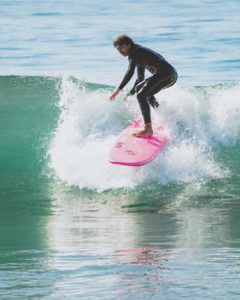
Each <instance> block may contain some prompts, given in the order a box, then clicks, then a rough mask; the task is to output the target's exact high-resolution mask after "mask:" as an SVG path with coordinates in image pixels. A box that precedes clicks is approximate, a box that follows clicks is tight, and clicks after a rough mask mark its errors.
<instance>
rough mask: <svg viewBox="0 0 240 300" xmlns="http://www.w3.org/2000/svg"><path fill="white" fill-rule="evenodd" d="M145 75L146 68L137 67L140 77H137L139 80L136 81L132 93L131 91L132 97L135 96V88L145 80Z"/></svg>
mask: <svg viewBox="0 0 240 300" xmlns="http://www.w3.org/2000/svg"><path fill="white" fill-rule="evenodd" d="M144 73H145V68H143V67H137V74H138V77H137V80H136V81H135V83H134V86H133V87H132V89H131V91H130V94H131V95H134V94H135V88H136V85H137V84H139V83H140V82H141V81H143V80H144Z"/></svg>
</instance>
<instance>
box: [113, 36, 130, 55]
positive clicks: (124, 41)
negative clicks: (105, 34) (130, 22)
mask: <svg viewBox="0 0 240 300" xmlns="http://www.w3.org/2000/svg"><path fill="white" fill-rule="evenodd" d="M113 45H114V47H115V48H116V49H117V50H118V51H119V52H120V53H121V54H122V55H123V56H128V54H129V51H130V49H131V47H132V46H133V45H134V42H133V40H132V39H131V38H130V37H129V36H127V35H126V34H121V35H119V36H118V37H117V38H116V39H115V40H114V42H113Z"/></svg>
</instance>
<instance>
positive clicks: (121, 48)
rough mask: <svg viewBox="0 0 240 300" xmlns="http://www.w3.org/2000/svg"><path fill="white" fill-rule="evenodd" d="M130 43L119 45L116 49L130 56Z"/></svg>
mask: <svg viewBox="0 0 240 300" xmlns="http://www.w3.org/2000/svg"><path fill="white" fill-rule="evenodd" d="M130 47H131V46H130V45H126V44H123V45H117V46H116V49H117V50H118V51H119V53H121V54H122V55H123V56H128V54H129V50H130Z"/></svg>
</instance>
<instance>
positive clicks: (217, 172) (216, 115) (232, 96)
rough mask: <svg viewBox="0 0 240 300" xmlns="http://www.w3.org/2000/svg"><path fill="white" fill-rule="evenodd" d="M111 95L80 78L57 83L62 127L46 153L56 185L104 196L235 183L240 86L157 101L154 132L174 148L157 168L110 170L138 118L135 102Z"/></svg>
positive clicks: (187, 91)
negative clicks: (119, 141) (146, 187)
mask: <svg viewBox="0 0 240 300" xmlns="http://www.w3.org/2000/svg"><path fill="white" fill-rule="evenodd" d="M112 90H113V89H112V88H111V87H109V86H103V85H96V84H90V83H87V82H83V81H78V80H76V79H74V78H69V77H68V78H62V79H61V82H60V83H59V90H58V92H59V102H58V107H59V111H60V114H59V119H58V123H57V126H56V128H55V130H54V134H53V138H52V140H51V145H50V147H49V150H48V154H49V166H50V168H52V169H53V170H54V172H55V174H56V175H57V177H58V178H60V179H61V180H63V181H65V182H66V183H67V184H69V185H75V186H78V187H79V188H88V189H97V190H106V189H116V188H127V187H135V186H138V185H142V184H149V183H153V184H160V185H166V184H171V183H188V182H199V181H205V180H207V181H208V180H212V179H219V178H225V177H229V176H231V174H232V172H233V168H235V167H234V165H235V164H236V161H235V162H234V158H235V157H234V153H235V152H236V149H238V147H239V130H240V118H239V116H240V97H239V95H240V84H239V83H237V82H235V83H232V84H226V85H224V84H222V85H216V86H208V87H188V88H180V87H178V86H174V87H172V88H170V89H167V90H164V91H162V92H160V93H159V94H158V95H157V98H158V100H159V102H160V107H159V109H158V110H157V111H154V112H153V113H152V118H153V122H154V124H157V125H159V124H161V125H164V126H165V128H166V130H167V132H168V134H169V139H170V143H169V144H168V146H167V147H166V149H165V151H164V152H163V153H162V154H161V155H159V157H158V158H157V159H156V160H155V161H154V162H152V163H151V164H149V165H147V166H144V167H140V168H127V167H122V166H116V165H111V164H110V163H109V162H108V152H109V149H110V147H111V146H112V144H113V143H114V141H115V140H116V137H117V135H118V134H119V132H120V131H121V130H123V129H124V128H125V127H126V126H127V125H128V124H129V121H130V120H132V119H135V118H139V117H140V112H139V107H138V104H137V101H136V99H135V98H134V97H132V98H131V99H129V100H128V101H127V102H125V101H123V95H121V96H120V97H119V98H118V99H117V100H116V101H115V102H114V103H110V102H109V100H108V98H109V96H110V95H111V92H112Z"/></svg>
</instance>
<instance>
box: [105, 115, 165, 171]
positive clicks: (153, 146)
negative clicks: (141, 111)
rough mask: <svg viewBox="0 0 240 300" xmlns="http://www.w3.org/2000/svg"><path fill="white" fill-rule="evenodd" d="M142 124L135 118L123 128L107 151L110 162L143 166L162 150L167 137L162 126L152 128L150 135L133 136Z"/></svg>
mask: <svg viewBox="0 0 240 300" xmlns="http://www.w3.org/2000/svg"><path fill="white" fill-rule="evenodd" d="M141 128H143V124H142V122H141V121H139V120H135V121H133V122H132V124H131V125H130V126H129V127H127V128H126V129H125V130H123V131H122V132H121V133H120V135H119V137H118V139H117V141H116V143H115V144H114V146H113V147H112V149H111V150H110V153H109V161H110V162H111V163H112V164H118V165H123V166H143V165H145V164H148V163H150V162H151V161H152V160H154V159H155V158H156V157H157V155H158V154H159V153H160V152H161V151H162V150H163V148H164V146H165V144H166V143H167V142H168V138H167V137H166V135H165V134H164V128H163V127H157V128H154V134H153V136H151V137H134V136H133V133H135V132H136V131H139V130H141Z"/></svg>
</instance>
